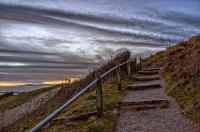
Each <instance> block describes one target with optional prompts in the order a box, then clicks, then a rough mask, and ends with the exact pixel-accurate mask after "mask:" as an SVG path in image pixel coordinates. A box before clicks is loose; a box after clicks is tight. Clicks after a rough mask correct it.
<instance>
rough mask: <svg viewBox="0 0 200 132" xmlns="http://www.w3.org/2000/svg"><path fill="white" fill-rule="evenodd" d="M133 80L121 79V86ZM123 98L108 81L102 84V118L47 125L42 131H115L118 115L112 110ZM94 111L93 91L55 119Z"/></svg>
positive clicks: (94, 99)
mask: <svg viewBox="0 0 200 132" xmlns="http://www.w3.org/2000/svg"><path fill="white" fill-rule="evenodd" d="M133 81H134V78H133V77H131V78H128V77H125V78H123V79H122V86H126V85H128V84H131V83H133ZM124 96H125V92H124V91H118V90H117V82H116V79H115V80H110V81H109V82H107V83H105V84H103V109H104V117H103V118H102V119H98V118H97V117H96V116H92V117H90V118H89V119H88V120H86V121H68V122H64V123H58V124H56V125H53V126H50V124H47V125H46V126H45V127H44V128H43V129H45V130H46V131H48V132H59V131H63V132H65V131H66V132H74V131H76V132H112V131H114V130H115V127H116V123H117V120H118V115H117V114H116V112H115V111H114V110H117V107H118V103H119V102H120V101H122V99H123V98H124ZM95 111H96V92H95V90H93V91H90V92H87V93H86V94H84V95H83V96H81V97H80V98H78V99H77V100H76V101H75V102H73V103H72V104H71V105H70V106H69V107H68V108H67V109H65V110H64V111H63V112H62V113H61V114H59V115H58V116H57V117H56V118H63V117H67V116H70V115H76V114H83V113H88V112H95Z"/></svg>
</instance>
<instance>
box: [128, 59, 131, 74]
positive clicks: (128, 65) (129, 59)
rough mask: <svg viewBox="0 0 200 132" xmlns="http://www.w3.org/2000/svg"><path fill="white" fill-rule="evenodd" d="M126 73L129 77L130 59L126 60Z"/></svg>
mask: <svg viewBox="0 0 200 132" xmlns="http://www.w3.org/2000/svg"><path fill="white" fill-rule="evenodd" d="M127 73H128V76H129V77H130V76H131V63H130V59H127Z"/></svg>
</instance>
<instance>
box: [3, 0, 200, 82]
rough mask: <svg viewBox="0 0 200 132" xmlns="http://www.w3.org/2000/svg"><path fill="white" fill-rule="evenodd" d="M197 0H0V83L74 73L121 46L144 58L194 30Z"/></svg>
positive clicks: (51, 78)
mask: <svg viewBox="0 0 200 132" xmlns="http://www.w3.org/2000/svg"><path fill="white" fill-rule="evenodd" d="M199 5H200V1H198V0H190V1H184V0H177V1H174V0H168V1H167V0H165V1H161V0H152V1H151V2H150V1H149V0H84V1H83V0H57V1H55V0H43V1H35V0H0V81H7V82H25V83H42V82H43V81H54V80H61V79H64V78H65V77H66V76H68V77H79V76H80V75H81V74H82V73H86V72H88V69H89V68H91V67H94V66H96V65H98V64H102V63H105V62H106V61H108V60H109V59H110V56H113V55H115V54H116V51H117V50H118V49H121V48H128V49H129V50H130V51H131V52H132V55H133V56H143V57H145V56H148V55H150V54H153V53H155V52H158V51H160V50H163V49H165V47H166V46H167V45H169V44H171V45H173V44H176V43H177V42H179V41H181V40H187V39H188V38H189V37H191V36H193V35H197V34H199V31H200V22H199V21H200V6H199Z"/></svg>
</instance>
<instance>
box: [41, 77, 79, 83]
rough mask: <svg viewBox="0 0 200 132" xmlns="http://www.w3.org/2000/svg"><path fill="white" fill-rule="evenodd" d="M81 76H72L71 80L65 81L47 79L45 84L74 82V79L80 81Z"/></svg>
mask: <svg viewBox="0 0 200 132" xmlns="http://www.w3.org/2000/svg"><path fill="white" fill-rule="evenodd" d="M78 80H79V78H70V81H69V80H67V81H64V80H57V81H45V82H43V83H44V84H62V83H73V82H74V81H78Z"/></svg>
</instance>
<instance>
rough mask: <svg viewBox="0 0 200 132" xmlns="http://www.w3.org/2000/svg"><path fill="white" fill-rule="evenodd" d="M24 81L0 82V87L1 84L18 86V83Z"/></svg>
mask: <svg viewBox="0 0 200 132" xmlns="http://www.w3.org/2000/svg"><path fill="white" fill-rule="evenodd" d="M25 84H26V83H19V82H18V83H17V82H0V87H1V86H4V87H6V86H20V85H25Z"/></svg>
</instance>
